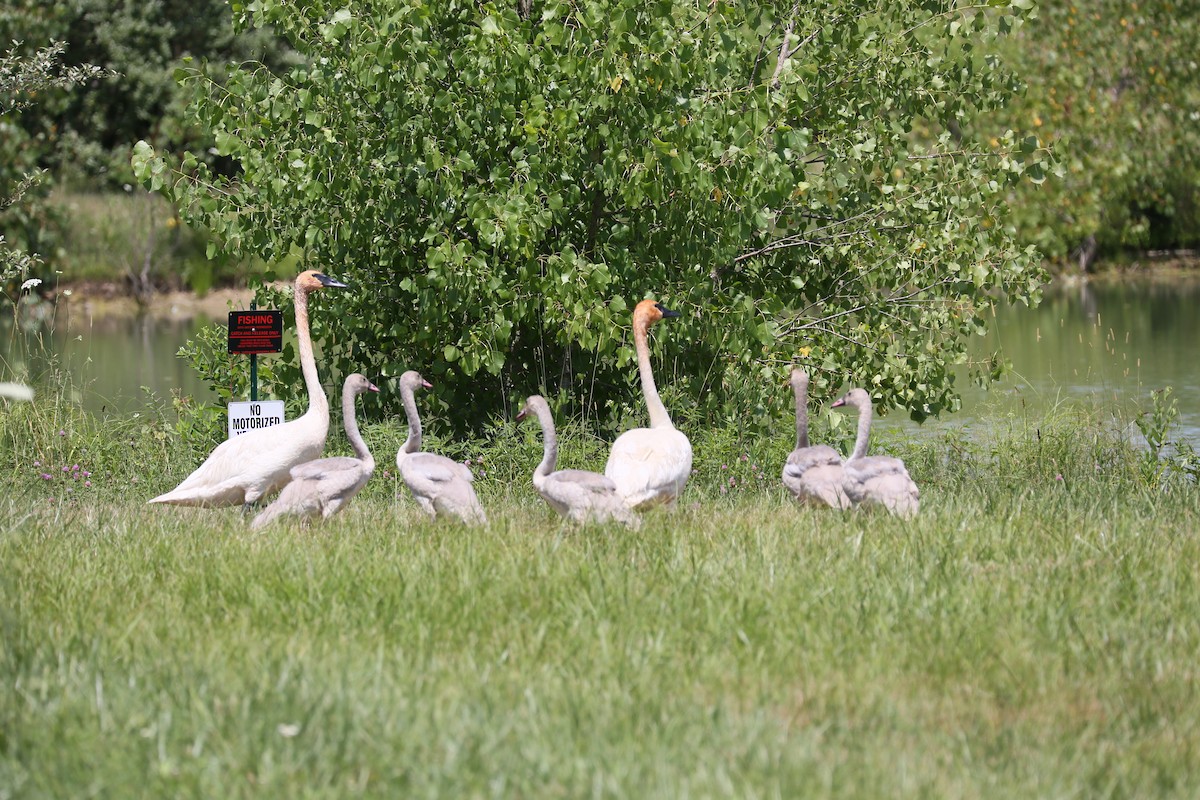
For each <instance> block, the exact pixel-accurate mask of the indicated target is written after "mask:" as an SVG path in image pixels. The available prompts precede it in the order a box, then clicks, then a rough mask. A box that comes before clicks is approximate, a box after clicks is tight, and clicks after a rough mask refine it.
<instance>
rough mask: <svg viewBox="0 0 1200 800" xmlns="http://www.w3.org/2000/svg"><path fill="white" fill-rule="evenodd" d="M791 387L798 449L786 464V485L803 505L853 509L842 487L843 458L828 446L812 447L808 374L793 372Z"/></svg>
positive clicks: (798, 371)
mask: <svg viewBox="0 0 1200 800" xmlns="http://www.w3.org/2000/svg"><path fill="white" fill-rule="evenodd" d="M791 384H792V390H793V391H794V392H795V393H796V449H794V450H792V452H791V454H790V455H789V456H788V458H787V462H786V463H785V464H784V465H783V485H784V486H786V487H787V488H788V490H789V491H790V492H791V493H792V494H793V495H794V496H795V497H796V499H797V500H799V501H801V502H805V503H813V504H820V505H826V506H829V507H830V508H843V509H844V508H849V507H850V498H848V497H847V496H846V491H845V489H843V488H842V482H843V480H844V475H843V472H842V457H841V456H840V455H838V452H837V451H836V450H834V449H833V448H832V447H829V446H828V445H824V444H818V445H812V446H810V445H809V444H808V373H807V372H805V371H804V370H802V369H793V370H792V375H791Z"/></svg>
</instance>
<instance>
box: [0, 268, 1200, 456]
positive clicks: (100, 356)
mask: <svg viewBox="0 0 1200 800" xmlns="http://www.w3.org/2000/svg"><path fill="white" fill-rule="evenodd" d="M1197 308H1200V275H1197V276H1194V277H1193V276H1187V275H1185V276H1182V277H1180V276H1172V277H1171V278H1170V279H1165V278H1164V279H1154V278H1146V279H1122V280H1120V281H1092V282H1090V283H1084V284H1078V283H1077V284H1069V285H1052V286H1050V287H1047V288H1046V290H1045V293H1044V299H1043V301H1042V303H1041V305H1040V306H1038V307H1037V308H1033V309H1030V308H1026V307H1025V306H1022V305H1017V306H1005V307H1001V308H998V309H997V312H996V323H995V325H994V326H993V329H992V331H991V332H990V333H989V334H988V336H986V337H983V338H981V339H979V340H977V341H975V342H974V343H973V345H972V351H973V353H974V354H976V355H977V356H983V355H985V354H987V353H991V352H993V351H999V352H1000V353H1002V354H1003V356H1004V357H1005V358H1007V359H1008V360H1009V361H1010V362H1011V363H1012V366H1013V372H1012V373H1011V374H1009V375H1008V376H1006V377H1005V379H1004V380H1003V381H1001V382H1000V383H997V384H993V385H992V387H991V389H990V390H987V391H985V390H982V389H979V388H977V387H975V386H974V385H972V384H970V383H969V382H968V381H966V380H965V376H964V379H963V380H962V381H961V382H960V387H961V390H962V392H963V409H962V411H961V412H959V413H957V414H950V415H945V416H944V417H943V418H941V419H935V420H929V421H927V422H926V423H924V424H923V425H921V426H918V425H917V424H916V423H913V422H910V421H908V420H907V418H906V417H905V415H903V414H897V413H893V414H891V415H889V416H888V417H886V418H883V419H881V420H880V421H879V427H880V428H881V429H884V430H888V429H893V430H904V431H906V432H908V433H910V434H913V435H917V436H924V435H931V434H937V433H938V432H940V431H942V430H946V429H948V428H952V427H961V426H964V425H977V424H980V423H981V422H984V421H986V420H989V419H995V418H997V415H1005V414H1008V413H1025V412H1028V413H1031V414H1033V415H1035V416H1036V415H1040V414H1043V413H1045V412H1046V411H1047V410H1049V409H1051V408H1053V407H1055V406H1056V405H1057V404H1059V403H1061V402H1063V401H1067V400H1070V401H1075V402H1087V403H1092V404H1096V405H1099V406H1100V407H1101V408H1118V407H1120V408H1124V409H1125V410H1129V409H1130V408H1132V407H1135V406H1141V407H1149V404H1150V395H1151V392H1152V391H1154V390H1156V389H1161V388H1162V387H1164V386H1171V387H1173V388H1174V390H1175V391H1174V395H1173V396H1174V397H1175V398H1176V399H1177V402H1178V409H1179V412H1180V419H1179V426H1180V427H1179V429H1177V431H1176V434H1177V435H1183V436H1186V437H1187V438H1188V439H1189V440H1191V441H1193V442H1194V443H1196V444H1197V445H1200V358H1197V357H1196V345H1197V344H1198V343H1200V314H1198V313H1196V309H1197ZM207 324H210V323H209V320H207V319H204V318H195V319H161V318H152V317H148V316H146V317H136V318H130V317H112V318H106V319H103V320H98V319H93V318H92V317H90V316H89V315H88V314H87V313H86V310H85V309H83V308H78V309H76V308H68V309H66V311H65V313H64V310H63V309H61V308H60V309H59V312H58V315H57V317H56V319H55V323H54V325H53V327H52V330H47V328H46V327H41V328H37V329H36V331H38V332H34V333H30V332H22V331H16V332H14V331H13V330H12V318H11V316H8V317H5V318H3V319H2V320H0V359H3V363H0V380H5V379H7V378H9V377H11V375H12V374H13V373H14V366H16V365H17V364H19V363H25V364H27V365H28V366H29V368H30V371H31V373H32V374H33V375H34V376H35V379H37V376H39V375H42V374H43V373H45V372H46V371H47V370H53V369H55V368H65V370H66V371H67V372H68V373H69V374H70V380H69V381H68V382H67V385H68V388H69V390H70V391H71V392H72V395H73V397H74V399H76V400H78V401H79V402H82V403H83V404H84V405H85V406H86V407H87V408H89V409H91V410H93V411H102V412H109V411H115V412H119V413H127V412H131V411H135V410H138V409H140V408H142V407H144V405H145V403H146V398H147V395H146V393H145V392H144V391H143V389H142V387H146V389H148V390H149V391H150V392H152V393H154V394H155V395H156V396H157V397H158V398H160V399H161V400H163V401H169V399H170V396H171V392H172V390H182V391H183V392H184V393H186V394H191V395H193V396H196V397H198V398H204V399H212V397H213V395H212V394H211V392H210V391H209V390H208V388H207V387H206V386H204V385H203V384H202V383H201V382H200V381H199V380H198V379H197V378H196V376H195V375H194V374H193V373H192V371H191V370H190V369H189V368H188V367H187V365H186V364H185V363H184V362H183V361H182V360H180V359H179V358H177V357H176V355H175V354H176V352H177V351H178V349H179V347H180V345H181V344H183V343H184V342H185V341H187V339H188V338H190V337H194V336H195V334H196V332H197V331H198V330H199V329H200V328H201V327H203V326H205V325H207Z"/></svg>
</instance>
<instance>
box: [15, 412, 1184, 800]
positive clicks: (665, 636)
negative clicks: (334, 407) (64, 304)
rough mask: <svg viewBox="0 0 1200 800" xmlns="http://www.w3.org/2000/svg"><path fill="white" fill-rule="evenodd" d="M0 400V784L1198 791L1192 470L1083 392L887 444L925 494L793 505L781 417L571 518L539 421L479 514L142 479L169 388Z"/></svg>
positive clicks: (550, 791) (488, 480)
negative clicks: (606, 519) (1037, 414)
mask: <svg viewBox="0 0 1200 800" xmlns="http://www.w3.org/2000/svg"><path fill="white" fill-rule="evenodd" d="M39 413H42V414H43V416H42V417H41V418H40V419H39V417H38V414H39ZM14 414H15V415H18V416H17V418H16V419H14V416H13V415H14ZM19 415H25V416H24V417H20V416H19ZM5 419H6V420H7V423H6V424H7V425H8V429H7V432H6V434H5V436H4V438H3V440H2V444H0V448H2V449H0V458H3V462H2V463H3V468H4V469H6V470H7V469H11V471H12V472H11V476H12V480H11V481H10V483H11V485H12V487H13V490H12V491H10V493H9V494H8V496H7V497H6V498H5V499H4V501H3V502H2V503H0V521H2V522H0V527H2V529H3V530H4V531H5V533H3V534H2V538H0V595H2V596H3V597H4V598H5V602H4V603H3V605H2V606H0V630H3V637H4V642H3V648H2V650H0V652H2V655H0V680H2V681H3V685H4V689H3V691H0V731H2V732H3V733H2V734H0V795H3V796H20V797H62V796H79V795H85V794H93V795H100V796H114V797H134V796H154V797H157V796H167V795H171V796H219V797H240V796H271V797H280V796H312V797H346V796H404V797H435V796H437V797H444V796H451V797H464V796H472V797H475V796H517V797H558V796H569V797H574V796H582V795H589V796H598V797H606V796H645V797H651V796H662V797H679V796H685V795H691V796H738V797H795V796H816V797H872V798H874V797H930V796H940V797H1011V796H1018V795H1023V794H1024V795H1031V796H1038V797H1044V796H1069V795H1075V796H1087V797H1134V796H1137V797H1145V796H1155V797H1166V796H1176V797H1193V796H1195V795H1196V794H1197V791H1198V790H1200V774H1197V767H1196V765H1197V764H1200V759H1198V756H1200V729H1198V725H1197V720H1200V698H1198V697H1197V691H1196V686H1197V681H1196V659H1195V653H1196V652H1197V647H1198V645H1200V624H1198V623H1197V620H1198V619H1200V582H1198V580H1197V578H1198V574H1197V568H1196V564H1197V563H1200V546H1198V544H1197V539H1196V536H1195V531H1196V530H1197V529H1198V528H1200V492H1197V490H1196V487H1195V485H1194V484H1193V483H1191V482H1190V481H1189V480H1187V479H1185V478H1178V477H1172V476H1171V475H1162V474H1160V473H1156V472H1155V471H1154V470H1153V469H1150V470H1147V469H1146V465H1145V460H1144V458H1143V454H1142V453H1141V452H1139V451H1138V450H1136V449H1135V448H1134V447H1132V446H1131V445H1130V443H1129V442H1128V441H1126V440H1125V438H1124V436H1123V434H1122V429H1121V428H1119V427H1113V426H1112V425H1111V424H1109V423H1106V422H1103V421H1101V420H1097V419H1092V420H1089V421H1085V422H1083V423H1079V422H1078V421H1073V422H1071V423H1070V424H1068V423H1066V422H1065V421H1064V422H1059V421H1055V420H1037V421H1031V422H1029V423H1024V422H1020V423H1017V424H1015V425H1014V426H1013V427H1011V428H1009V429H1006V430H999V431H996V432H995V433H994V435H991V437H990V438H988V439H987V440H981V441H977V442H964V441H944V442H938V443H928V444H918V445H909V446H907V447H905V448H903V452H904V455H905V456H906V458H907V459H908V460H909V462H910V465H911V466H912V468H913V471H914V475H915V477H916V478H917V480H918V481H919V482H920V483H921V484H922V489H923V508H922V512H921V515H920V517H919V518H918V519H917V520H916V521H915V522H913V523H905V522H902V521H899V520H895V519H892V518H889V517H885V516H881V515H876V514H867V513H855V514H847V515H840V514H835V513H825V512H818V511H813V510H806V509H799V508H797V507H795V506H793V505H792V504H791V503H789V502H787V501H786V499H785V498H784V497H783V495H782V492H781V490H780V489H779V488H778V487H777V485H776V475H777V473H778V466H779V465H778V460H777V456H778V453H779V452H785V451H786V448H787V444H786V442H783V443H778V442H771V443H767V444H765V445H763V446H762V448H761V449H755V446H754V443H751V442H739V441H737V439H736V437H734V436H732V435H728V434H716V435H710V436H708V437H705V438H700V437H697V438H696V439H695V445H696V453H697V467H698V470H697V475H696V476H695V478H694V481H693V485H691V486H690V487H689V494H688V495H687V497H686V500H685V502H684V503H683V504H682V507H681V508H680V509H679V510H678V511H676V512H675V513H663V514H656V515H652V516H651V517H649V519H648V524H647V525H646V526H645V528H644V529H643V530H642V531H640V532H638V533H630V532H627V531H624V530H621V529H603V530H589V531H582V532H571V531H566V530H564V529H563V528H561V527H560V525H559V524H558V522H557V520H556V519H555V518H554V517H553V516H552V514H551V512H550V511H549V510H548V509H546V508H545V507H544V506H543V505H542V504H541V502H540V500H537V499H536V498H535V497H534V496H533V494H532V490H531V489H530V487H529V486H528V483H527V481H528V477H527V476H528V472H526V471H525V470H526V468H529V469H532V463H533V461H535V460H536V458H537V452H536V443H535V441H534V440H533V438H532V434H526V433H525V432H522V433H520V434H519V435H518V434H512V435H511V441H510V442H508V443H504V442H501V443H500V444H495V443H493V444H491V445H485V444H478V445H477V446H476V450H477V452H475V453H474V456H473V458H474V460H475V461H476V467H477V471H478V472H481V473H482V472H486V473H487V475H480V478H479V483H480V487H481V490H482V496H483V499H484V502H485V504H486V505H487V506H488V508H489V514H490V515H491V517H492V520H493V522H492V525H491V526H490V527H489V528H488V529H486V530H477V531H476V530H467V529H463V528H458V527H455V526H453V525H430V524H427V523H425V522H424V521H423V520H422V519H421V518H419V516H418V514H417V511H416V509H415V507H414V505H413V503H412V502H410V501H409V500H408V499H407V498H406V497H404V496H401V497H400V498H399V499H397V498H396V497H395V492H396V488H397V487H396V484H395V481H394V479H393V478H391V477H390V476H385V475H384V474H382V472H381V473H380V474H378V475H377V477H376V478H375V479H374V480H373V482H372V484H371V486H370V487H369V488H368V490H367V492H366V494H365V495H364V496H363V497H361V498H360V501H356V503H355V504H353V505H352V506H351V507H350V508H349V509H348V510H347V512H346V513H344V514H343V515H342V516H340V517H338V518H336V519H335V520H333V521H332V523H331V524H329V525H326V526H322V527H314V528H309V529H304V528H301V527H298V526H294V525H284V526H280V527H276V528H274V529H271V530H269V531H267V532H264V533H262V534H257V535H252V534H250V533H248V532H247V531H246V529H245V525H244V520H243V518H242V517H241V515H240V513H239V512H238V511H234V510H229V511H196V510H186V509H160V508H149V507H146V506H145V505H143V503H144V500H145V499H146V498H147V497H150V496H152V495H153V494H155V493H156V492H157V491H159V490H160V489H163V488H167V487H169V486H171V485H173V483H174V481H175V480H177V478H178V477H179V475H180V474H181V473H182V471H184V470H186V468H187V467H188V466H190V464H191V463H192V462H191V460H190V459H191V458H192V456H190V454H187V453H185V452H183V451H181V450H179V449H178V448H177V447H176V445H175V444H173V439H172V436H171V434H170V433H169V432H168V431H167V430H165V429H163V428H159V427H156V425H155V424H154V423H153V422H146V421H145V420H143V421H142V422H137V421H126V423H125V425H126V427H117V428H112V427H108V428H103V427H102V426H95V427H94V428H93V427H88V426H89V425H90V424H91V423H88V422H87V421H86V420H76V419H75V418H74V417H72V416H71V415H70V414H66V413H64V415H62V416H59V417H53V418H52V417H49V416H46V415H45V413H44V412H35V411H33V410H32V409H26V410H25V411H17V410H12V411H10V412H8V416H7V417H5ZM35 425H36V426H37V427H36V429H35V428H34V426H35ZM71 425H75V426H76V427H74V428H72V427H70V426H71ZM14 430H21V431H25V432H26V433H27V434H28V435H27V436H24V437H18V436H14V435H13V431H14ZM60 431H61V433H60ZM400 433H401V432H400V430H399V429H398V428H394V427H387V426H376V427H374V428H372V429H370V430H368V431H367V440H368V442H369V443H371V444H372V445H374V446H375V448H376V449H377V451H378V453H379V454H380V461H381V467H380V468H381V470H382V469H384V468H385V467H386V464H387V462H388V461H389V460H390V458H389V456H390V452H394V448H393V447H392V445H393V443H394V442H395V440H396V439H397V438H398V437H399V435H400ZM340 444H341V443H339V446H340ZM885 444H886V443H885ZM335 449H339V447H335ZM601 453H602V448H600V447H598V446H597V444H596V443H595V442H594V441H589V440H587V439H586V437H582V436H578V435H576V436H574V437H573V438H570V439H569V440H568V442H567V443H566V448H565V452H564V458H565V459H566V460H567V461H569V462H570V464H571V465H587V464H593V465H594V461H595V459H596V458H597V457H599V455H600V454H601ZM481 455H482V456H483V465H482V466H479V465H478V463H477V462H478V458H479V456H481ZM38 456H40V458H39V457H38ZM742 456H745V457H746V459H745V460H744V461H743V460H742ZM80 458H83V459H89V458H90V459H93V461H94V463H93V462H89V465H90V466H92V468H91V469H88V470H87V471H88V472H90V473H91V476H90V477H89V479H86V480H91V484H92V485H91V486H87V487H83V486H82V480H85V479H81V478H72V477H69V476H70V475H72V474H74V472H75V471H74V470H73V469H72V468H73V467H74V465H75V463H76V461H77V460H78V459H80ZM31 460H38V461H39V462H40V464H39V466H38V467H32V463H31ZM779 460H781V459H779ZM760 461H761V462H762V463H761V464H760V463H759V462H760ZM48 465H52V466H53V475H52V477H51V479H46V478H44V477H42V476H43V475H47V474H51V472H41V473H37V474H36V475H33V474H31V473H30V470H32V469H49V466H48ZM63 466H66V467H67V472H66V473H63V472H62V469H61V468H62V467H63ZM733 470H738V472H737V473H736V475H733V477H734V483H733V485H732V486H731V485H730V482H729V476H730V475H732V474H733ZM80 471H83V470H82V468H81V470H80ZM760 473H766V474H767V477H766V478H757V477H755V476H756V475H757V474H760ZM63 475H67V476H68V477H66V478H63V477H61V476H63ZM739 479H740V482H739ZM66 488H75V489H76V490H77V491H72V492H69V493H68V492H66V491H65V489H66ZM51 498H53V502H51ZM5 787H7V788H5Z"/></svg>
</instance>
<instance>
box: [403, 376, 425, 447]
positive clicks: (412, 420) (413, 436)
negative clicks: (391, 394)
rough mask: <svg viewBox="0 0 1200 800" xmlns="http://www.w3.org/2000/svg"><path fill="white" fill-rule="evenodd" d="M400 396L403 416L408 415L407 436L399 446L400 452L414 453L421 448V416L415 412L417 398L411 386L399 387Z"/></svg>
mask: <svg viewBox="0 0 1200 800" xmlns="http://www.w3.org/2000/svg"><path fill="white" fill-rule="evenodd" d="M400 397H401V399H402V400H403V401H404V416H406V417H408V438H407V439H405V440H404V444H403V445H401V447H400V452H401V453H415V452H417V451H418V450H420V449H421V417H420V416H419V415H418V414H417V398H416V397H414V396H413V390H412V387H411V386H405V387H402V388H401V389H400Z"/></svg>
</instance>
